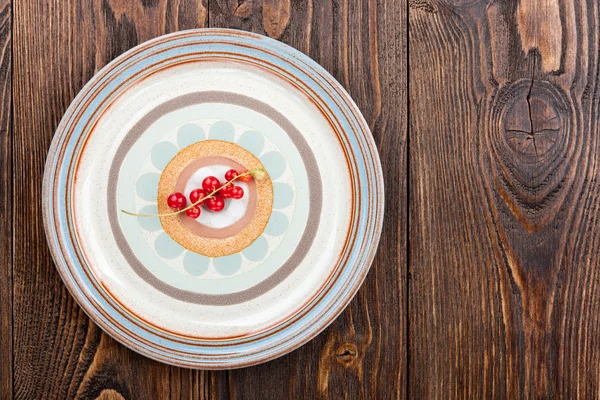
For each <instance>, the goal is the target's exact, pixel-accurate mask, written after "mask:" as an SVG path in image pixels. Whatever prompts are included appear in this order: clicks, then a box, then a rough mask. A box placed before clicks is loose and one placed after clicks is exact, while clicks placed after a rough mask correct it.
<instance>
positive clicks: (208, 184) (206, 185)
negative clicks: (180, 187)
mask: <svg viewBox="0 0 600 400" xmlns="http://www.w3.org/2000/svg"><path fill="white" fill-rule="evenodd" d="M220 187H221V182H219V180H218V179H217V178H215V177H214V176H207V177H206V178H204V180H203V181H202V189H204V190H206V192H207V193H212V192H213V191H214V190H215V189H218V188H220Z"/></svg>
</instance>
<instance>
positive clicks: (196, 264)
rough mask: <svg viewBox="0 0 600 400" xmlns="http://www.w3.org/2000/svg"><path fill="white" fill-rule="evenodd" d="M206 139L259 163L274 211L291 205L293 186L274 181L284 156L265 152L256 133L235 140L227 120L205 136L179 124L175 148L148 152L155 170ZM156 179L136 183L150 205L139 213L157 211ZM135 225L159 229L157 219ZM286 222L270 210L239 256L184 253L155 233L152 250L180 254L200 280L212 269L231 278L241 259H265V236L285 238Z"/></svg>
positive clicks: (163, 254)
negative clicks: (224, 143)
mask: <svg viewBox="0 0 600 400" xmlns="http://www.w3.org/2000/svg"><path fill="white" fill-rule="evenodd" d="M206 139H211V140H224V141H229V142H236V143H237V144H238V145H240V146H241V147H243V148H245V149H246V150H248V151H250V152H251V153H252V154H254V155H255V156H256V157H258V158H259V159H260V160H261V162H262V163H263V164H264V166H265V168H266V169H267V171H268V173H269V177H270V178H271V179H272V180H273V181H274V182H273V193H274V200H273V209H274V210H282V209H285V208H287V207H289V206H290V205H291V204H292V203H293V200H294V190H293V189H292V187H291V186H290V185H289V184H287V183H284V182H276V180H277V179H278V178H280V177H281V176H282V175H283V173H284V172H285V170H286V168H287V162H286V160H285V158H284V157H283V155H282V154H281V153H280V152H278V151H273V150H269V151H265V139H264V135H262V134H261V133H260V132H257V131H253V130H249V131H245V132H243V133H242V134H241V135H240V136H239V138H238V139H237V141H236V140H235V127H234V126H233V124H232V123H231V122H229V121H217V122H215V123H213V124H212V125H211V126H210V128H209V130H208V135H206V133H205V131H204V129H203V128H202V127H201V126H199V125H197V124H195V123H187V124H184V125H182V126H181V127H179V129H178V130H177V133H176V144H177V145H175V143H173V142H167V141H161V142H158V143H156V144H155V145H154V147H153V148H152V150H151V153H150V161H151V162H152V165H153V166H154V167H155V168H156V169H157V170H159V171H162V170H163V169H164V168H165V167H166V166H167V165H168V163H169V162H170V161H171V159H172V158H173V157H175V155H177V153H178V152H179V151H180V150H181V149H183V148H185V147H187V146H189V145H192V144H194V143H196V142H199V141H202V140H206ZM159 180H160V173H154V172H150V173H146V174H144V175H142V176H140V177H139V179H138V180H137V182H136V187H135V190H136V194H137V195H138V196H139V197H140V198H142V199H143V200H146V201H148V202H152V203H151V204H149V205H146V206H144V207H143V208H142V209H140V210H139V211H138V212H139V213H143V214H156V213H157V212H158V207H157V206H156V193H157V192H158V182H159ZM138 223H139V226H140V228H141V229H143V230H144V231H147V232H158V231H160V230H161V229H162V226H161V224H160V220H159V219H158V218H153V217H138ZM289 223H290V222H289V220H288V217H287V216H286V215H285V214H283V213H282V212H280V211H273V213H272V214H271V218H270V219H269V223H268V224H267V226H266V228H265V231H264V233H263V235H261V236H259V237H258V238H257V239H256V240H255V241H254V242H253V243H252V244H251V245H250V246H248V247H247V248H245V249H244V250H243V251H242V252H241V253H236V254H232V255H229V256H225V257H218V258H209V257H206V256H204V255H201V254H197V253H194V252H192V251H189V250H186V249H184V248H183V247H182V246H181V245H179V244H178V243H177V242H175V241H174V240H173V239H171V237H170V236H169V235H167V234H166V233H164V232H161V233H160V234H158V236H156V238H155V239H154V249H155V251H156V254H158V255H159V256H160V257H162V258H164V259H167V260H173V259H176V258H177V257H179V256H181V255H182V254H183V258H182V261H181V262H182V265H183V270H184V271H185V273H186V274H188V275H190V276H193V277H201V276H202V275H204V274H206V273H207V272H208V271H209V270H210V269H211V267H212V268H213V269H214V270H215V271H216V272H218V273H219V274H220V275H223V276H231V275H233V274H235V273H236V272H238V271H240V269H241V267H242V263H243V259H246V260H248V261H251V262H260V261H261V260H264V259H265V258H266V257H267V255H268V253H269V242H268V237H277V236H282V235H284V234H285V232H286V230H287V228H288V226H289Z"/></svg>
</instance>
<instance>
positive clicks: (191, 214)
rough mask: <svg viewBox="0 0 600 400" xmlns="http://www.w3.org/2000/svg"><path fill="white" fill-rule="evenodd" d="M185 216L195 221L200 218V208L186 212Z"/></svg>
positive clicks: (189, 209)
mask: <svg viewBox="0 0 600 400" xmlns="http://www.w3.org/2000/svg"><path fill="white" fill-rule="evenodd" d="M185 215H187V216H188V217H190V218H194V219H196V218H198V217H199V216H200V207H198V206H194V207H192V208H188V209H187V210H185Z"/></svg>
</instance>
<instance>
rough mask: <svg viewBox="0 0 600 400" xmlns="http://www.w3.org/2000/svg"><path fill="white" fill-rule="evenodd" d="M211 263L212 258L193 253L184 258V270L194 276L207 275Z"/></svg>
mask: <svg viewBox="0 0 600 400" xmlns="http://www.w3.org/2000/svg"><path fill="white" fill-rule="evenodd" d="M209 262H210V258H208V257H206V256H203V255H202V254H198V253H194V252H191V251H188V252H187V253H185V256H183V268H184V269H185V271H186V272H187V273H188V274H190V275H192V276H200V275H203V274H204V273H206V271H208V264H209Z"/></svg>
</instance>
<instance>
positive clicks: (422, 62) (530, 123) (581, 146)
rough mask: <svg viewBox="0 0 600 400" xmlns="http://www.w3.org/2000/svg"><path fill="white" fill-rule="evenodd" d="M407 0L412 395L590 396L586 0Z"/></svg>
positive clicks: (594, 122)
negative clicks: (408, 0) (408, 8)
mask: <svg viewBox="0 0 600 400" xmlns="http://www.w3.org/2000/svg"><path fill="white" fill-rule="evenodd" d="M409 7H410V10H409V49H410V51H409V65H410V74H409V75H410V81H409V85H408V86H409V92H410V93H409V104H410V107H409V110H410V126H409V143H410V145H409V153H410V166H409V171H410V172H409V173H410V182H409V187H410V191H409V198H410V209H409V216H410V224H409V225H410V234H409V243H410V261H409V268H410V274H411V275H410V276H411V279H410V288H409V296H408V297H409V303H410V313H409V343H410V345H409V350H408V353H409V358H410V365H409V377H408V381H409V393H410V397H411V398H432V397H434V398H499V399H505V398H509V399H513V398H566V399H575V398H598V396H600V393H599V390H600V382H599V378H600V373H599V371H598V367H599V366H600V297H599V296H600V290H599V289H600V274H599V273H600V258H599V256H600V251H599V247H600V222H599V221H600V218H599V216H600V188H599V185H598V184H599V182H598V178H599V177H600V166H599V164H598V162H599V161H600V157H599V155H600V147H599V145H600V142H599V141H600V138H599V132H598V121H599V120H598V111H599V109H598V100H599V99H598V84H599V76H598V72H599V50H600V47H599V35H600V18H599V11H598V7H599V5H598V2H597V1H595V0H590V1H584V0H582V1H564V2H563V1H554V0H529V1H526V0H520V1H481V0H479V1H478V0H454V1H439V0H436V1H420V0H410V2H409Z"/></svg>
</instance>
